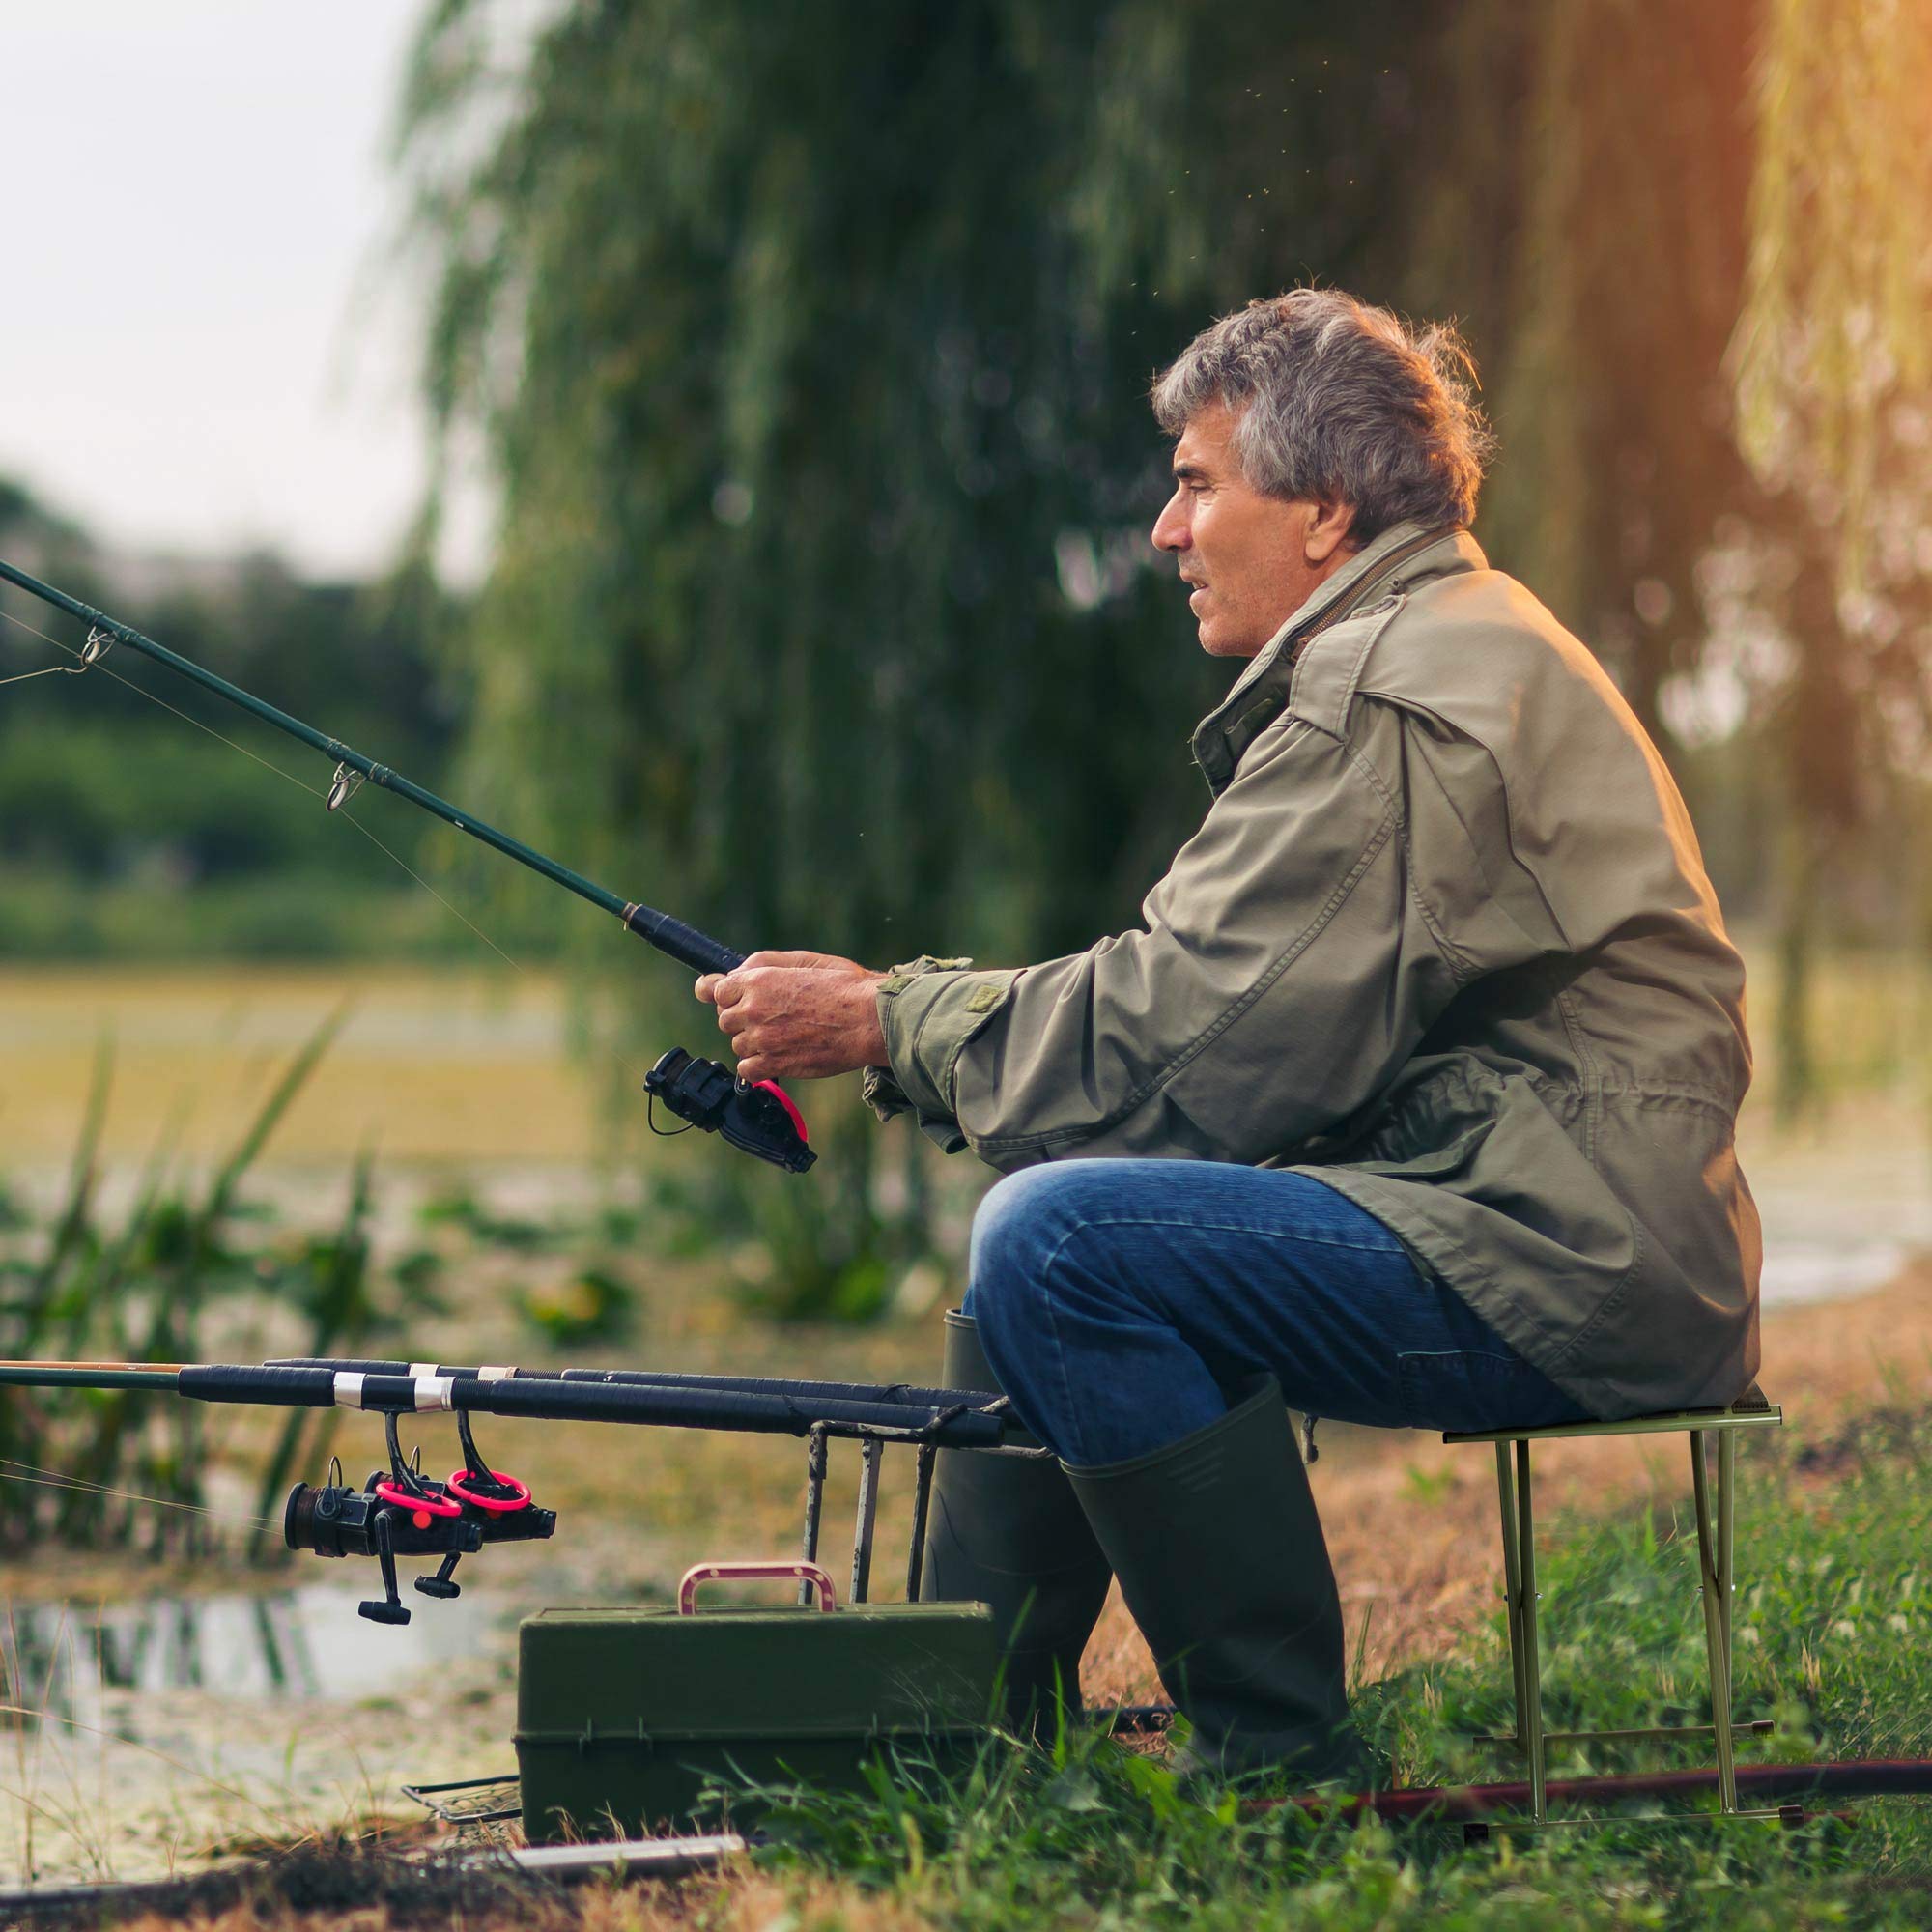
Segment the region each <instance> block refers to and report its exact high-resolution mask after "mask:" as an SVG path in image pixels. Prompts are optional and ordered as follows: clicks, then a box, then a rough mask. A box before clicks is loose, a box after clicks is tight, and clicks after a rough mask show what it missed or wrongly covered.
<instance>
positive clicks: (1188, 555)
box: [1153, 401, 1350, 658]
mask: <svg viewBox="0 0 1932 1932" xmlns="http://www.w3.org/2000/svg"><path fill="white" fill-rule="evenodd" d="M1235 424H1236V417H1235V414H1234V412H1233V411H1231V410H1230V409H1229V408H1228V406H1227V405H1226V404H1225V403H1222V402H1219V401H1215V402H1211V403H1209V404H1208V405H1207V406H1206V407H1205V408H1204V409H1202V410H1200V411H1199V412H1197V413H1196V414H1195V415H1194V417H1193V418H1192V419H1191V420H1190V421H1189V423H1188V425H1187V427H1186V429H1185V430H1184V431H1183V432H1182V433H1181V438H1180V440H1179V442H1178V443H1177V444H1176V445H1175V450H1174V486H1175V487H1174V495H1173V496H1172V497H1170V498H1169V499H1168V503H1167V507H1166V508H1165V509H1164V510H1162V511H1161V513H1160V517H1159V520H1158V521H1157V522H1156V523H1155V525H1154V526H1153V541H1154V547H1155V548H1156V549H1157V550H1165V551H1172V552H1173V553H1174V554H1175V556H1176V558H1177V559H1178V560H1179V565H1180V579H1181V582H1183V583H1188V584H1191V585H1193V587H1194V588H1193V595H1192V596H1190V597H1189V598H1188V600H1187V607H1188V609H1189V610H1190V611H1193V612H1194V615H1195V619H1196V621H1197V622H1198V623H1199V625H1200V627H1201V648H1202V649H1203V650H1204V651H1207V652H1208V654H1209V655H1210V656H1212V657H1217V658H1251V657H1253V656H1254V655H1255V653H1256V652H1257V651H1259V650H1260V649H1261V648H1262V646H1263V645H1264V644H1265V643H1266V642H1267V640H1268V639H1270V638H1272V637H1273V636H1274V634H1275V633H1276V632H1277V631H1278V630H1280V629H1281V627H1282V625H1283V624H1284V623H1286V622H1287V620H1288V619H1289V618H1290V617H1291V616H1292V615H1293V613H1294V611H1297V610H1298V609H1299V608H1300V607H1301V605H1302V604H1304V603H1305V602H1307V600H1308V598H1309V597H1310V596H1311V595H1313V593H1314V592H1315V590H1316V589H1317V587H1318V586H1319V585H1320V584H1321V582H1322V581H1323V580H1324V579H1325V578H1327V577H1329V576H1330V575H1332V573H1333V572H1334V571H1335V570H1336V569H1338V568H1339V567H1340V566H1341V565H1342V564H1343V563H1344V562H1346V561H1347V559H1348V555H1349V554H1350V553H1349V549H1348V547H1347V543H1346V539H1347V533H1348V526H1349V514H1350V513H1349V512H1348V510H1347V509H1346V508H1339V509H1338V508H1337V507H1335V506H1331V505H1323V504H1320V503H1306V502H1298V501H1288V500H1284V499H1283V498H1281V497H1264V496H1263V495H1262V494H1261V492H1260V491H1258V490H1256V489H1255V488H1254V487H1253V486H1252V485H1251V484H1250V483H1248V482H1247V481H1246V480H1245V479H1244V478H1243V476H1242V475H1241V471H1240V466H1239V465H1238V464H1237V463H1236V460H1235V453H1234V450H1233V449H1232V448H1231V447H1230V446H1229V445H1230V442H1231V440H1232V439H1233V436H1234V433H1235Z"/></svg>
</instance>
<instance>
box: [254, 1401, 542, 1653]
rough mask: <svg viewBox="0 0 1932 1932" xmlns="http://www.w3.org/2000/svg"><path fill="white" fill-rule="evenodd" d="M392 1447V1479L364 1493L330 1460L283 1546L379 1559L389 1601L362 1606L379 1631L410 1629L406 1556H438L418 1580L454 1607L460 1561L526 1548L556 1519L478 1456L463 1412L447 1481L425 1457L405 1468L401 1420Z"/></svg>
mask: <svg viewBox="0 0 1932 1932" xmlns="http://www.w3.org/2000/svg"><path fill="white" fill-rule="evenodd" d="M383 1421H384V1429H385V1430H386V1432H387V1435H388V1444H389V1466H388V1469H387V1471H386V1472H385V1471H383V1470H378V1471H377V1472H376V1473H375V1474H374V1475H372V1476H371V1477H370V1478H369V1480H368V1482H367V1483H366V1484H364V1485H363V1487H362V1488H361V1489H359V1490H355V1489H351V1488H350V1487H349V1486H348V1485H347V1484H346V1483H344V1482H343V1480H342V1464H341V1463H340V1462H339V1461H337V1460H336V1459H335V1458H334V1457H330V1458H329V1464H328V1475H329V1480H328V1481H327V1482H326V1483H321V1484H316V1483H298V1484H297V1485H296V1486H295V1488H294V1489H293V1490H291V1491H290V1492H289V1500H288V1506H287V1508H286V1509H285V1510H284V1511H283V1513H282V1540H283V1542H284V1543H286V1544H287V1545H288V1547H289V1548H291V1549H306V1550H310V1551H312V1552H313V1553H314V1554H315V1555H317V1556H373V1557H374V1558H375V1559H376V1561H377V1562H378V1563H379V1564H380V1565H381V1566H382V1572H383V1599H382V1601H381V1602H371V1603H363V1604H358V1605H356V1606H355V1607H356V1614H357V1615H358V1616H364V1617H367V1618H368V1619H369V1621H370V1622H371V1623H376V1624H406V1623H408V1622H409V1620H410V1613H409V1610H408V1609H407V1607H406V1606H405V1605H404V1604H403V1601H402V1598H401V1596H400V1595H399V1594H398V1593H397V1590H396V1558H397V1557H398V1556H440V1557H441V1558H442V1562H441V1564H440V1566H439V1567H438V1569H437V1571H436V1573H435V1574H434V1575H433V1576H428V1577H417V1578H416V1579H415V1586H416V1588H417V1589H418V1590H419V1591H421V1593H422V1594H423V1595H424V1596H425V1597H435V1598H438V1599H440V1600H442V1601H445V1602H446V1601H447V1600H448V1599H450V1598H452V1597H457V1596H460V1595H461V1594H462V1585H461V1584H459V1583H458V1582H457V1581H456V1580H455V1577H454V1574H453V1573H454V1572H455V1569H456V1566H457V1564H458V1562H459V1561H460V1560H461V1559H462V1558H463V1557H465V1556H468V1555H471V1554H473V1553H474V1552H475V1551H476V1550H479V1549H481V1548H483V1546H484V1545H485V1544H486V1543H528V1542H533V1541H536V1540H537V1539H539V1538H542V1537H546V1536H549V1535H550V1534H551V1532H552V1531H553V1530H554V1529H555V1528H556V1512H555V1511H554V1510H547V1509H539V1508H537V1506H536V1505H535V1504H534V1503H532V1502H531V1501H530V1492H529V1485H528V1484H526V1483H520V1482H519V1481H518V1480H517V1479H516V1477H514V1476H506V1475H504V1474H503V1472H502V1471H501V1470H500V1469H492V1468H491V1467H490V1466H489V1464H488V1463H485V1462H484V1461H483V1459H482V1457H481V1456H480V1455H479V1454H478V1453H477V1450H476V1438H475V1436H474V1435H472V1434H471V1433H470V1429H469V1415H468V1414H467V1413H466V1412H465V1411H464V1410H462V1409H458V1410H457V1411H456V1429H457V1434H458V1435H460V1436H461V1437H462V1440H463V1467H462V1468H460V1469H458V1470H457V1471H456V1472H455V1473H454V1474H453V1475H452V1476H451V1477H450V1478H449V1480H448V1481H447V1482H446V1483H439V1482H435V1481H433V1480H430V1479H428V1478H426V1477H425V1476H424V1475H423V1474H422V1470H421V1466H420V1465H421V1451H420V1450H418V1451H417V1453H416V1455H415V1456H413V1457H412V1458H410V1459H409V1460H407V1461H406V1460H405V1459H404V1456H403V1450H402V1444H401V1442H400V1441H398V1439H397V1436H396V1418H395V1415H394V1414H393V1413H390V1414H387V1415H385V1416H384V1418H383Z"/></svg>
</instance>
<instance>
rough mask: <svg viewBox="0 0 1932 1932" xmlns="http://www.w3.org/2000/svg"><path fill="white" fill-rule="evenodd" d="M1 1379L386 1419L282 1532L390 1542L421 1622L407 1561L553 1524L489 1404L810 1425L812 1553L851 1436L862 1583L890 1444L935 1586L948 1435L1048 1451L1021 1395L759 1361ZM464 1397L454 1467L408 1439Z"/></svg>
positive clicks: (325, 1543) (915, 1560)
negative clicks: (689, 1366) (1031, 1430)
mask: <svg viewBox="0 0 1932 1932" xmlns="http://www.w3.org/2000/svg"><path fill="white" fill-rule="evenodd" d="M0 1388H85V1389H99V1390H106V1391H121V1392H126V1393H139V1394H156V1395H173V1396H177V1397H181V1398H183V1399H185V1400H186V1401H190V1402H218V1403H243V1404H250V1405H254V1406H266V1407H273V1408H354V1409H361V1410H363V1411H365V1412H366V1413H369V1414H374V1415H380V1416H381V1417H382V1418H383V1433H384V1446H385V1447H386V1449H387V1452H388V1466H387V1467H386V1468H384V1469H378V1470H377V1471H375V1472H374V1473H373V1474H372V1475H371V1476H370V1477H369V1479H368V1481H367V1482H366V1483H364V1484H363V1485H362V1487H361V1488H360V1489H359V1490H358V1489H356V1488H355V1487H354V1486H353V1485H351V1484H349V1483H346V1482H345V1481H344V1480H343V1475H342V1464H341V1462H340V1461H339V1460H338V1459H336V1458H334V1457H331V1458H330V1459H329V1465H328V1469H327V1473H326V1475H325V1477H324V1480H323V1481H322V1482H320V1483H298V1484H296V1486H295V1487H294V1488H293V1489H292V1490H291V1491H290V1492H289V1495H288V1500H287V1502H286V1504H285V1505H284V1507H283V1513H282V1540H283V1542H284V1543H285V1544H286V1545H287V1546H288V1547H289V1548H291V1549H298V1550H306V1551H308V1552H309V1553H311V1554H313V1555H317V1556H327V1557H344V1556H362V1557H374V1558H375V1560H376V1563H377V1565H378V1567H379V1569H380V1572H381V1575H382V1579H383V1595H382V1596H381V1597H379V1598H372V1599H370V1600H369V1601H367V1602H365V1603H362V1604H359V1605H357V1613H358V1614H359V1615H361V1616H363V1617H366V1618H368V1619H369V1621H370V1622H372V1623H380V1624H406V1623H408V1622H409V1621H410V1612H409V1609H408V1608H407V1607H406V1606H405V1605H404V1604H403V1601H402V1597H401V1593H400V1592H399V1590H398V1588H397V1575H396V1561H397V1558H398V1557H402V1556H435V1557H438V1558H440V1564H439V1567H438V1568H437V1569H436V1570H435V1571H434V1572H433V1573H432V1574H430V1575H427V1576H422V1577H417V1578H416V1579H415V1587H416V1589H417V1591H418V1592H419V1593H420V1594H422V1595H423V1596H426V1597H431V1598H435V1599H440V1600H447V1599H449V1598H453V1597H456V1596H458V1595H460V1594H461V1587H460V1586H459V1585H458V1583H457V1582H456V1580H455V1577H454V1572H455V1570H456V1566H457V1564H458V1563H459V1561H461V1559H462V1558H463V1557H465V1556H466V1555H473V1554H474V1553H475V1552H476V1551H478V1550H480V1549H481V1548H483V1547H484V1545H485V1544H492V1543H524V1542H531V1541H536V1540H540V1539H544V1538H548V1537H549V1536H551V1535H552V1534H553V1533H554V1530H555V1528H556V1513H555V1511H554V1510H549V1509H544V1508H542V1507H540V1506H539V1505H538V1504H537V1503H536V1502H535V1500H534V1499H533V1498H532V1496H531V1493H530V1488H529V1485H528V1484H527V1483H525V1482H523V1481H521V1480H520V1479H519V1478H517V1477H516V1476H513V1475H510V1474H508V1473H507V1472H506V1471H504V1470H502V1469H498V1468H497V1467H495V1466H494V1465H493V1464H492V1463H490V1462H488V1461H487V1460H486V1459H485V1457H484V1456H483V1453H482V1451H481V1450H480V1449H479V1448H478V1447H477V1444H476V1435H475V1429H474V1424H473V1421H472V1418H473V1417H474V1416H476V1415H479V1414H487V1415H497V1416H524V1417H526V1418H528V1419H530V1420H532V1421H541V1422H608V1423H623V1424H629V1425H632V1426H640V1427H654V1428H661V1429H715V1430H728V1431H734V1432H739V1433H750V1434H753V1435H791V1436H802V1437H804V1438H805V1440H806V1504H805V1559H806V1561H807V1562H808V1563H810V1562H815V1561H816V1560H817V1554H818V1538H819V1524H820V1518H821V1514H822V1509H823V1504H824V1494H825V1479H826V1462H827V1458H826V1450H827V1445H828V1443H829V1442H830V1441H831V1440H832V1439H834V1438H838V1439H842V1440H848V1441H856V1442H858V1443H859V1444H860V1445H861V1448H862V1459H861V1468H860V1479H859V1517H858V1523H857V1526H856V1528H855V1530H854V1533H853V1540H852V1552H853V1553H852V1598H853V1601H854V1602H857V1603H864V1602H865V1601H866V1598H867V1590H868V1587H869V1580H870V1574H871V1561H872V1540H873V1530H874V1525H875V1522H876V1518H877V1511H878V1499H879V1462H880V1458H881V1456H882V1455H883V1453H884V1450H885V1448H886V1447H887V1445H888V1444H899V1445H904V1446H907V1447H911V1448H913V1449H916V1450H917V1451H918V1467H917V1476H916V1485H915V1490H914V1497H913V1522H912V1535H911V1538H910V1541H909V1543H908V1547H907V1570H906V1584H907V1589H906V1595H907V1600H908V1601H913V1600H916V1599H917V1597H918V1595H919V1585H920V1575H921V1568H922V1565H923V1555H924V1542H925V1520H926V1512H927V1507H928V1503H929V1500H930V1495H931V1486H932V1474H933V1464H934V1459H935V1457H936V1456H937V1454H938V1452H939V1451H940V1450H941V1449H949V1450H955V1449H963V1450H971V1451H974V1452H976V1453H980V1454H993V1455H1004V1456H1020V1457H1025V1458H1029V1459H1034V1458H1039V1457H1043V1456H1044V1455H1046V1454H1047V1453H1048V1452H1046V1451H1044V1450H1042V1449H1040V1448H1039V1447H1038V1446H1037V1444H1035V1443H1034V1442H1033V1440H1032V1438H1031V1437H1030V1436H1028V1435H1026V1434H1025V1432H1024V1431H1023V1430H1022V1429H1021V1427H1020V1425H1019V1423H1018V1421H1017V1420H1016V1419H1015V1418H1014V1416H1013V1415H1012V1412H1011V1410H1010V1408H1009V1405H1008V1404H1007V1402H1006V1400H1005V1398H1004V1397H1001V1396H996V1395H992V1394H989V1393H987V1392H985V1391H974V1390H966V1389H913V1388H908V1387H906V1386H904V1385H902V1384H891V1385H880V1384H873V1383H866V1382H786V1381H775V1380H770V1379H761V1378H756V1377H742V1378H736V1377H729V1376H685V1377H682V1378H680V1377H676V1376H671V1375H665V1374H660V1373H656V1372H650V1373H648V1374H647V1373H646V1372H643V1371H635V1372H633V1371H611V1372H609V1373H608V1374H607V1373H606V1372H601V1371H582V1370H579V1371H574V1372H571V1373H570V1374H569V1375H567V1376H566V1375H563V1374H559V1375H549V1376H546V1375H532V1374H529V1373H527V1372H526V1373H523V1374H519V1373H518V1372H517V1371H515V1370H512V1369H451V1370H442V1369H438V1368H436V1367H435V1366H434V1365H433V1364H430V1363H425V1362H409V1363H403V1362H366V1363H354V1364H350V1363H341V1362H329V1361H315V1360H310V1361H293V1362H263V1363H258V1364H246V1363H234V1362H187V1363H184V1362H17V1361H15V1362H0ZM440 1412H447V1413H451V1414H453V1415H454V1416H455V1418H456V1434H457V1440H458V1442H459V1443H460V1445H461V1447H462V1451H463V1466H462V1467H461V1468H459V1469H456V1470H453V1471H452V1472H451V1474H450V1475H449V1477H448V1478H447V1479H446V1480H445V1481H442V1482H438V1481H436V1480H435V1479H434V1478H431V1477H427V1476H425V1475H424V1474H423V1473H422V1454H421V1450H420V1448H418V1449H417V1450H415V1451H414V1452H413V1453H412V1454H405V1452H404V1449H403V1445H402V1438H401V1418H402V1417H403V1416H406V1415H428V1414H436V1413H440Z"/></svg>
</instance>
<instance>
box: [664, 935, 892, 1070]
mask: <svg viewBox="0 0 1932 1932" xmlns="http://www.w3.org/2000/svg"><path fill="white" fill-rule="evenodd" d="M885 977H886V976H885V975H884V974H883V973H874V972H873V971H871V970H870V968H868V967H865V966H861V965H860V964H858V962H857V961H856V960H852V959H840V958H838V957H837V956H836V955H834V954H832V953H828V952H754V953H753V954H752V956H751V957H750V958H749V959H747V960H746V961H745V963H744V964H743V965H742V966H739V967H736V968H734V969H733V970H732V971H731V972H729V973H707V974H705V975H704V977H703V978H702V979H701V980H698V982H697V987H696V992H697V997H698V998H699V999H700V1000H702V1001H704V1003H705V1004H706V1005H707V1006H713V1007H716V1008H717V1009H718V1024H719V1025H720V1026H721V1027H723V1028H724V1030H725V1032H726V1033H727V1034H729V1035H730V1036H731V1047H732V1051H733V1052H735V1053H736V1054H737V1056H738V1073H739V1077H740V1078H741V1079H745V1080H823V1079H826V1078H828V1077H829V1076H830V1075H832V1074H834V1073H850V1072H853V1071H854V1070H856V1069H857V1068H859V1067H861V1066H883V1065H885V1064H886V1037H885V1034H884V1033H883V1032H882V1031H881V1029H880V1026H879V1009H878V985H879V981H880V980H883V979H884V978H885Z"/></svg>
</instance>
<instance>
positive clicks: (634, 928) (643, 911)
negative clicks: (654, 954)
mask: <svg viewBox="0 0 1932 1932" xmlns="http://www.w3.org/2000/svg"><path fill="white" fill-rule="evenodd" d="M623 919H624V929H625V930H626V931H627V932H635V933H636V934H637V935H638V937H639V939H641V940H642V941H643V942H644V944H645V945H646V946H655V947H656V948H657V950H658V951H659V952H668V954H669V955H670V956H671V957H672V958H673V959H675V960H677V961H678V963H679V964H680V965H684V966H689V967H690V968H691V969H692V971H693V972H695V973H730V972H733V971H735V970H736V969H737V968H738V967H740V966H742V965H743V964H744V963H745V958H746V955H745V954H744V953H742V952H734V951H733V950H732V949H731V948H730V947H728V946H726V945H725V944H723V943H722V942H721V941H719V940H716V939H713V938H712V937H711V935H710V934H709V933H707V932H699V931H698V929H697V928H696V926H695V925H686V924H685V923H684V922H683V920H681V919H673V918H671V916H670V914H669V913H668V912H659V911H657V910H656V909H655V908H654V907H651V906H647V905H627V906H626V907H625V908H624V913H623Z"/></svg>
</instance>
